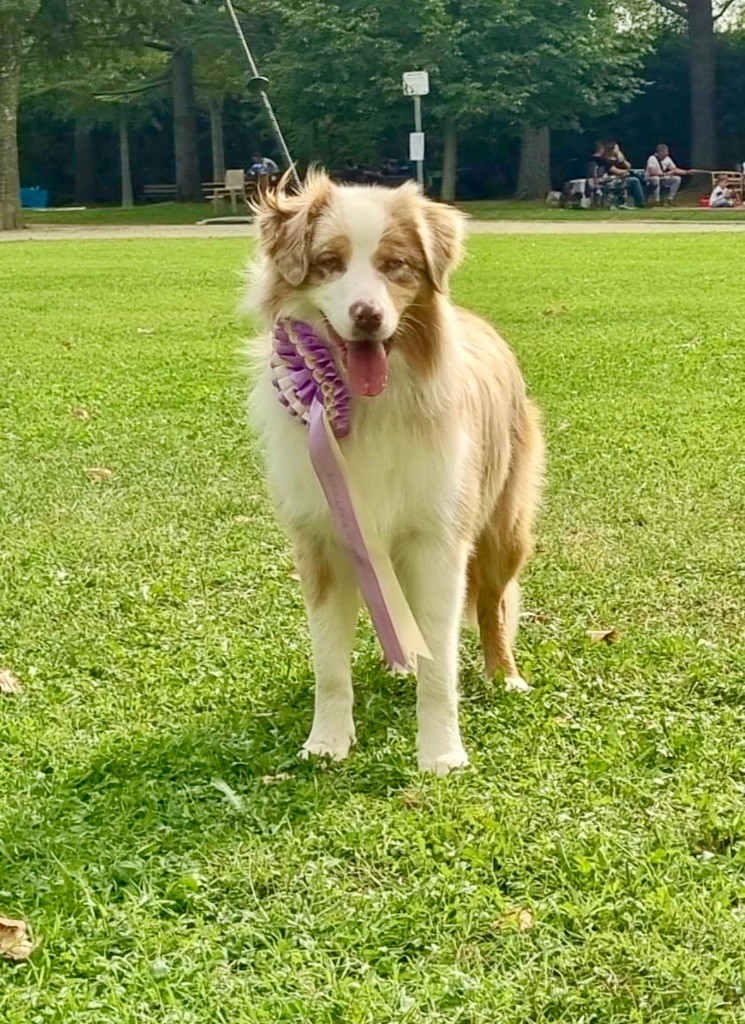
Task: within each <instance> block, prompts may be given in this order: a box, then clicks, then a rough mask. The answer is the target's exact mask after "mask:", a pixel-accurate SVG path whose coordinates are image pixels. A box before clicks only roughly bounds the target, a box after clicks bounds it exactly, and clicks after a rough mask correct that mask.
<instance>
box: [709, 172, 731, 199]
mask: <svg viewBox="0 0 745 1024" xmlns="http://www.w3.org/2000/svg"><path fill="white" fill-rule="evenodd" d="M726 181H727V179H726V178H725V177H724V175H720V176H719V177H718V178H717V180H716V185H715V186H714V188H713V189H712V190H711V195H710V196H709V206H711V207H716V206H719V207H722V206H734V205H735V200H734V198H733V196H732V192H731V190H730V189H728V188H727V186H726V184H725V182H726Z"/></svg>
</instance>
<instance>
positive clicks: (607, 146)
mask: <svg viewBox="0 0 745 1024" xmlns="http://www.w3.org/2000/svg"><path fill="white" fill-rule="evenodd" d="M590 172H591V173H590V174H589V175H588V177H590V178H591V179H592V184H591V189H592V188H595V189H598V190H599V191H600V192H601V193H605V194H608V195H611V196H613V195H615V196H616V197H618V198H620V199H622V200H623V201H622V203H621V204H620V206H621V209H627V210H628V209H631V208H632V207H631V206H629V204H628V201H627V200H628V196H629V195H630V196H631V197H632V199H633V201H634V205H636V206H644V189H643V188H642V183H641V182H640V181H639V179H638V178H637V177H635V175H633V174H632V173H631V164H630V163H629V162H628V160H627V159H626V157H625V156H624V155H623V153H622V152H621V149H620V148H619V146H618V143H617V142H615V141H614V140H606V141H603V142H598V143H597V144H596V146H595V151H594V152H593V154H592V157H591V159H590Z"/></svg>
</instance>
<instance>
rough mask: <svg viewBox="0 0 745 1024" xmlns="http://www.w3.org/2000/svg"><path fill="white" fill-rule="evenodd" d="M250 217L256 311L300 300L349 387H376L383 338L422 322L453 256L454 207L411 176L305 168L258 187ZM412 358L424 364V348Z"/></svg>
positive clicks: (456, 244)
mask: <svg viewBox="0 0 745 1024" xmlns="http://www.w3.org/2000/svg"><path fill="white" fill-rule="evenodd" d="M257 219H258V225H259V233H260V239H261V248H262V252H263V254H264V257H265V259H266V264H267V272H268V280H267V282H266V284H265V287H264V288H263V289H262V303H263V306H264V312H265V314H267V315H268V316H269V317H271V318H277V317H281V316H287V315H291V316H292V315H297V316H300V317H301V318H302V313H301V311H302V310H309V311H310V313H311V314H312V315H313V319H314V320H315V321H316V322H321V323H323V324H324V325H325V327H326V329H327V334H328V337H329V340H330V342H332V343H333V344H335V345H336V346H337V347H338V348H339V350H340V353H341V356H342V358H343V361H344V363H345V365H346V368H347V372H348V376H349V380H350V384H351V386H352V388H353V389H354V390H355V391H356V392H357V393H358V394H361V395H367V396H373V395H377V394H379V393H380V392H381V391H382V390H383V389H384V387H385V385H386V383H387V380H388V353H389V351H390V349H391V347H392V346H395V345H396V344H397V343H398V342H401V341H403V339H404V337H405V336H406V335H407V333H408V335H409V336H411V334H412V332H413V333H414V334H417V332H418V333H420V334H421V333H422V330H424V331H425V332H426V328H427V326H432V325H431V324H430V325H428V324H427V322H426V321H427V312H426V311H427V310H428V309H429V308H431V306H432V301H433V298H434V296H435V295H437V294H438V293H440V294H446V293H447V287H448V275H449V273H450V271H451V270H452V268H453V267H454V266H455V264H456V263H457V262H458V261H459V259H460V255H461V247H462V236H463V217H462V215H461V214H459V213H458V212H457V211H456V210H453V209H452V208H450V207H447V206H441V205H438V204H436V203H433V202H430V201H429V200H428V199H425V198H424V196H423V195H422V194H421V192H420V190H419V188H418V187H417V186H416V185H414V184H413V183H407V184H405V185H402V186H401V187H400V188H396V189H387V188H381V187H376V186H359V185H353V186H337V185H334V184H333V183H332V182H331V181H330V179H329V178H328V177H327V176H326V175H325V174H323V173H322V172H312V173H311V174H309V176H308V178H307V179H306V182H305V184H304V186H303V187H302V189H301V190H300V191H299V192H298V193H296V194H288V193H287V192H286V190H285V188H283V187H280V189H279V190H277V191H276V192H271V193H267V194H265V195H264V196H262V198H261V199H260V200H259V202H258V205H257ZM423 344H427V342H426V339H420V343H419V345H418V349H421V346H422V345H423ZM429 344H433V342H429ZM419 361H420V363H422V364H423V365H424V364H426V362H427V359H426V353H423V352H421V351H419Z"/></svg>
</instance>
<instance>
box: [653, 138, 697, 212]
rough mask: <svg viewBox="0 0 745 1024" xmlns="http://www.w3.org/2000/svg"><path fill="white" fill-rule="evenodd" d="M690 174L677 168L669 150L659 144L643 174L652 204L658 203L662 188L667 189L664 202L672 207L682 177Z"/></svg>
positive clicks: (662, 144)
mask: <svg viewBox="0 0 745 1024" xmlns="http://www.w3.org/2000/svg"><path fill="white" fill-rule="evenodd" d="M690 173H691V172H690V171H686V170H684V169H683V168H682V167H678V166H677V165H676V163H675V161H674V160H673V158H672V157H671V156H670V150H669V149H668V148H667V146H666V145H665V144H664V143H660V145H659V146H658V147H657V148H656V149H655V151H654V153H652V155H651V156H650V158H649V160H647V167H646V170H645V172H644V177H645V180H646V182H647V187H648V188H649V190H650V198H651V200H652V202H653V203H659V201H660V192H661V190H662V188H663V187H664V188H666V189H667V198H666V199H665V202H666V203H667V205H668V206H672V203H673V199H675V197H676V195H677V194H678V189H679V188H680V183H681V181H682V176H683V175H684V174H690Z"/></svg>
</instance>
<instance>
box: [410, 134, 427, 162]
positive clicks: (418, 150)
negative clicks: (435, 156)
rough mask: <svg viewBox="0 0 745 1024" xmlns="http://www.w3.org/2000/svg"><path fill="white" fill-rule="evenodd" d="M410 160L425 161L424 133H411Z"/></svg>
mask: <svg viewBox="0 0 745 1024" xmlns="http://www.w3.org/2000/svg"><path fill="white" fill-rule="evenodd" d="M409 160H424V132H409Z"/></svg>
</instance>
